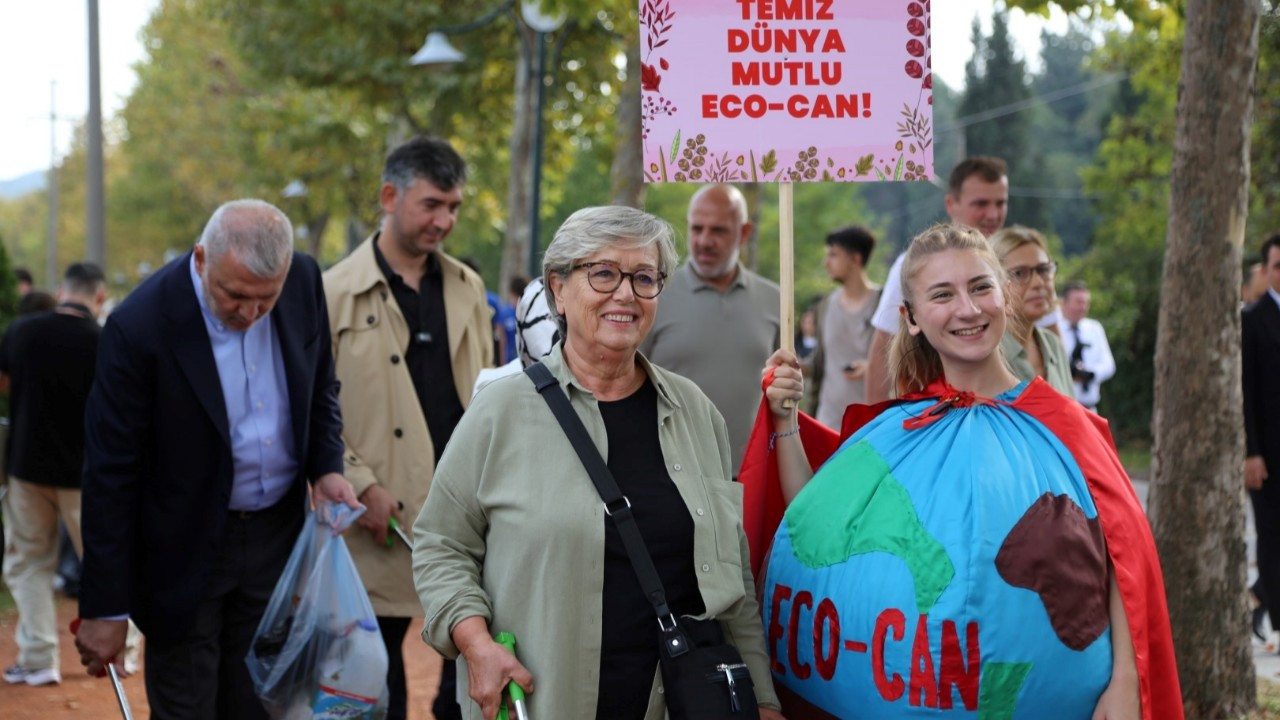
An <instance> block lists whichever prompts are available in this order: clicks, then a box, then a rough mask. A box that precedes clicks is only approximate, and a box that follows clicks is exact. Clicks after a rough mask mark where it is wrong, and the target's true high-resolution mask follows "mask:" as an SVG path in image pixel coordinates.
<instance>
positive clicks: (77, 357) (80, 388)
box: [0, 303, 102, 488]
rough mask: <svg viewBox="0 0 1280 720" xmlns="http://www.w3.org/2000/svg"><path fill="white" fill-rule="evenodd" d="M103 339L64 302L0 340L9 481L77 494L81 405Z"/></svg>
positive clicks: (82, 312) (85, 316) (88, 318)
mask: <svg viewBox="0 0 1280 720" xmlns="http://www.w3.org/2000/svg"><path fill="white" fill-rule="evenodd" d="M101 333H102V330H101V328H100V327H98V322H97V320H95V319H93V317H92V315H90V313H89V309H88V308H86V307H85V306H83V305H79V304H75V303H63V304H62V305H59V306H58V308H57V309H55V310H50V311H47V312H43V313H39V314H37V315H29V316H27V317H24V318H19V319H18V320H17V321H16V322H14V324H13V325H11V326H9V330H8V331H7V332H6V333H5V334H4V338H3V339H2V340H0V372H4V373H6V374H7V375H8V376H9V443H8V445H7V446H6V448H5V459H6V463H7V464H6V467H7V469H8V472H9V474H10V475H11V476H13V477H16V478H18V479H19V480H26V481H27V482H32V483H38V484H40V485H51V486H54V487H61V488H78V487H80V473H81V471H82V468H81V466H82V465H83V464H84V406H85V403H86V402H87V401H88V399H89V389H90V388H91V387H92V386H93V368H94V363H95V362H96V360H97V355H98V336H99V335H101Z"/></svg>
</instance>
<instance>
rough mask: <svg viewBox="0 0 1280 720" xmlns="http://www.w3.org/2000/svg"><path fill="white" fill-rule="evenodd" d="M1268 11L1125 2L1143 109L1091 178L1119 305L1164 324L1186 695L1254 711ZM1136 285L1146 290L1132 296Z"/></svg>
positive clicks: (1163, 392) (1168, 522)
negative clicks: (1250, 564)
mask: <svg viewBox="0 0 1280 720" xmlns="http://www.w3.org/2000/svg"><path fill="white" fill-rule="evenodd" d="M1019 4H1024V5H1028V6H1034V7H1039V8H1042V9H1043V8H1045V7H1046V6H1047V2H1045V0H1027V1H1026V2H1020V3H1019ZM1259 10H1260V4H1259V3H1257V2H1255V1H1254V0H1230V1H1228V2H1216V3H1210V2H1206V1H1205V0H1184V1H1182V2H1173V3H1171V4H1170V5H1169V6H1168V7H1158V6H1153V7H1146V6H1145V4H1144V3H1140V2H1129V3H1126V7H1125V12H1126V14H1128V15H1129V17H1130V18H1131V19H1132V20H1133V23H1134V32H1133V33H1132V35H1131V37H1130V38H1129V39H1128V40H1126V41H1123V42H1116V43H1113V44H1110V45H1111V47H1109V48H1107V49H1105V50H1104V52H1108V51H1110V50H1116V51H1118V52H1114V53H1110V58H1111V59H1121V60H1124V59H1129V60H1131V61H1133V64H1131V65H1130V66H1129V67H1130V68H1131V71H1132V83H1131V87H1130V88H1128V89H1127V90H1126V91H1124V92H1122V93H1121V94H1120V100H1121V102H1123V103H1125V104H1130V103H1132V105H1133V110H1134V114H1135V116H1136V117H1135V118H1133V119H1115V120H1113V121H1112V124H1111V126H1110V127H1109V128H1108V133H1107V139H1106V140H1105V141H1104V143H1103V149H1102V151H1101V152H1100V153H1099V163H1098V167H1097V168H1096V169H1095V171H1094V172H1092V173H1091V174H1090V176H1089V177H1087V178H1086V187H1089V186H1090V184H1092V185H1093V187H1095V188H1097V189H1098V190H1099V191H1101V192H1103V193H1110V196H1109V197H1106V198H1105V199H1104V200H1103V202H1102V214H1103V218H1104V219H1103V222H1102V224H1101V225H1100V227H1099V237H1100V238H1105V240H1106V241H1107V242H1108V243H1111V244H1113V245H1117V246H1124V247H1125V248H1126V249H1128V250H1130V252H1128V253H1125V252H1124V250H1121V249H1120V248H1119V247H1117V248H1116V249H1115V251H1114V253H1113V254H1112V255H1111V256H1110V257H1107V256H1106V254H1105V252H1106V251H1103V250H1102V249H1101V248H1102V243H1101V242H1099V243H1096V244H1095V247H1094V251H1093V253H1091V262H1092V263H1096V266H1097V268H1098V269H1097V270H1093V272H1096V273H1097V274H1098V275H1099V276H1100V279H1101V280H1102V281H1103V285H1102V286H1103V287H1108V290H1109V294H1110V295H1111V296H1112V297H1111V298H1110V300H1111V301H1112V307H1111V308H1109V310H1110V311H1111V312H1112V313H1113V316H1116V315H1122V314H1123V313H1128V312H1133V313H1134V315H1135V317H1134V318H1133V326H1132V327H1131V328H1130V329H1131V331H1132V332H1131V334H1130V335H1129V337H1128V341H1129V343H1131V344H1136V343H1135V342H1134V341H1135V340H1136V339H1142V344H1145V343H1146V340H1145V338H1148V337H1150V334H1149V333H1150V332H1151V330H1150V329H1151V328H1154V353H1153V355H1152V356H1153V357H1154V360H1155V362H1154V368H1153V383H1152V385H1151V386H1150V387H1153V402H1152V404H1151V407H1152V409H1153V410H1152V425H1153V431H1154V437H1155V444H1154V452H1153V463H1152V484H1151V491H1150V495H1149V516H1150V518H1151V524H1152V530H1153V532H1154V534H1155V538H1156V545H1157V548H1158V550H1159V552H1160V555H1161V559H1162V563H1163V565H1164V570H1165V577H1166V578H1170V579H1173V578H1176V581H1172V582H1166V592H1167V596H1168V600H1169V608H1170V617H1171V620H1172V626H1173V635H1174V643H1175V646H1176V648H1177V652H1178V659H1179V673H1180V679H1181V686H1182V691H1183V706H1184V709H1185V712H1186V714H1187V716H1188V717H1196V718H1225V717H1236V716H1240V715H1242V714H1244V713H1245V712H1247V711H1248V710H1249V709H1251V708H1252V707H1253V706H1254V704H1255V702H1256V698H1255V684H1254V677H1253V676H1254V669H1253V664H1252V662H1251V658H1250V654H1251V653H1250V648H1249V641H1248V637H1247V631H1246V623H1245V618H1246V617H1247V612H1246V601H1245V599H1244V596H1245V594H1244V586H1245V577H1246V573H1245V565H1246V564H1245V548H1244V542H1243V539H1242V538H1243V535H1244V527H1243V525H1244V522H1243V517H1244V508H1243V507H1242V504H1243V502H1242V500H1243V496H1242V495H1243V494H1242V493H1241V492H1240V486H1241V483H1242V480H1243V478H1242V472H1241V471H1242V467H1243V456H1244V452H1243V441H1242V434H1241V432H1240V427H1241V425H1242V423H1243V419H1242V414H1241V398H1240V360H1239V352H1240V324H1239V299H1238V279H1239V257H1240V245H1241V243H1242V241H1243V239H1244V229H1245V220H1246V212H1247V206H1248V198H1247V190H1248V181H1249V174H1250V173H1249V154H1250V143H1249V139H1250V128H1251V123H1252V122H1253V97H1252V93H1253V90H1252V88H1253V87H1254V68H1255V66H1256V65H1258V64H1259V63H1258V56H1259V44H1258V27H1259ZM1273 12H1274V6H1273ZM1223 38H1230V39H1231V41H1230V42H1224V41H1223V40H1222V39H1223ZM1144 121H1145V122H1144ZM1144 125H1145V126H1144ZM1255 132H1256V130H1255ZM1271 162H1273V163H1274V158H1271ZM1161 239H1163V241H1164V242H1163V244H1161V243H1160V240H1161ZM1161 261H1162V262H1161ZM1126 263H1128V264H1126ZM1156 267H1161V270H1160V272H1159V274H1158V275H1154V269H1155V268H1156ZM1104 268H1105V275H1103V272H1104ZM1127 273H1132V274H1131V275H1128V274H1127ZM1153 275H1154V277H1153ZM1153 293H1158V294H1156V295H1155V297H1158V298H1159V302H1158V304H1157V305H1155V306H1154V307H1155V308H1158V310H1157V311H1156V312H1153V306H1152V305H1151V304H1150V301H1149V299H1150V298H1151V297H1152V294H1153ZM1126 294H1127V295H1129V296H1130V297H1132V298H1133V299H1134V302H1132V303H1130V304H1129V305H1128V307H1127V308H1123V309H1122V307H1121V304H1122V303H1123V302H1124V297H1125V295H1126ZM1132 369H1134V368H1131V370H1132ZM1122 371H1123V366H1122ZM1142 385H1143V386H1144V390H1145V387H1146V384H1145V383H1143V384H1142ZM1112 417H1116V415H1115V414H1114V413H1113V414H1112Z"/></svg>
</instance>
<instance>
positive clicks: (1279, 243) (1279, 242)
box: [1262, 233, 1280, 268]
mask: <svg viewBox="0 0 1280 720" xmlns="http://www.w3.org/2000/svg"><path fill="white" fill-rule="evenodd" d="M1273 247H1280V233H1272V235H1271V237H1268V238H1267V239H1266V240H1263V241H1262V267H1264V268H1265V267H1266V266H1267V261H1268V260H1270V259H1271V258H1269V257H1267V256H1268V255H1269V254H1270V253H1271V248H1273Z"/></svg>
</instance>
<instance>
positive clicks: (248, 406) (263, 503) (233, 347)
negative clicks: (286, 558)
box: [191, 256, 298, 510]
mask: <svg viewBox="0 0 1280 720" xmlns="http://www.w3.org/2000/svg"><path fill="white" fill-rule="evenodd" d="M191 283H192V285H194V286H195V291H196V299H197V301H199V303H200V313H201V314H202V315H203V316H204V325H205V329H206V330H208V332H209V344H210V345H212V346H213V360H214V363H215V364H216V365H217V367H218V379H219V380H220V381H221V385H222V397H223V399H224V400H225V401H226V405H227V427H228V428H229V429H230V432H231V459H232V463H233V472H234V473H235V474H234V477H233V480H232V484H231V503H230V505H229V506H228V507H229V509H231V510H263V509H265V508H269V507H271V506H272V505H274V504H276V502H278V501H279V500H280V498H282V497H284V494H285V493H286V492H288V490H289V487H290V485H292V484H293V481H294V478H296V477H297V474H298V461H297V459H296V456H295V454H294V447H293V446H294V442H293V421H292V419H291V418H290V417H289V386H288V383H287V382H286V381H285V374H284V359H283V357H281V354H280V338H279V337H278V336H277V335H276V333H275V332H274V331H273V330H272V328H271V315H270V314H269V313H268V314H267V315H264V316H263V317H262V318H261V319H260V320H258V321H257V322H255V323H253V324H252V325H250V326H249V329H247V330H232V329H230V328H228V327H226V326H225V325H223V324H222V323H221V322H220V321H219V320H218V318H217V316H215V315H214V314H213V312H212V310H211V309H210V308H209V304H208V302H206V300H205V292H204V283H203V282H202V281H201V278H200V274H199V273H197V272H196V261H195V257H194V256H192V258H191Z"/></svg>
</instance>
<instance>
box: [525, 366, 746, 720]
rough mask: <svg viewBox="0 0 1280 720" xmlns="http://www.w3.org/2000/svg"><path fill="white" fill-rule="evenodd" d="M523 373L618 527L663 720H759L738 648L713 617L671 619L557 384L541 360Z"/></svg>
mask: <svg viewBox="0 0 1280 720" xmlns="http://www.w3.org/2000/svg"><path fill="white" fill-rule="evenodd" d="M524 372H525V374H526V375H528V376H529V378H530V379H531V380H533V384H534V386H535V387H537V389H538V393H539V394H540V395H542V399H543V400H545V401H546V402H547V406H548V407H550V408H551V412H552V414H553V415H555V417H556V420H558V421H559V422H560V427H561V428H563V429H564V433H565V435H566V436H568V438H569V442H570V444H572V445H573V449H574V450H575V451H577V453H578V458H579V459H581V460H582V465H583V467H585V468H586V470H587V474H588V475H590V476H591V482H592V483H593V484H595V486H596V491H597V492H599V493H600V499H601V500H603V501H604V512H605V514H606V515H608V516H609V517H610V518H612V519H613V523H614V525H615V526H616V527H617V528H618V534H619V535H620V536H621V537H622V544H623V545H624V546H625V547H626V549H627V557H629V558H631V566H632V568H634V569H635V571H636V577H637V578H638V579H639V580H640V587H641V589H642V590H644V593H645V596H646V597H647V598H648V599H649V602H650V604H652V605H653V610H654V612H655V613H656V614H657V616H658V632H659V634H660V636H661V640H662V642H661V648H662V649H661V651H660V652H659V654H658V660H659V665H660V666H661V668H662V686H663V693H664V695H665V697H666V699H667V716H668V717H669V718H671V720H742V719H743V718H752V719H753V720H754V719H755V718H758V717H759V716H760V710H759V708H757V706H756V694H755V687H754V685H753V684H752V682H751V673H750V672H748V670H747V666H746V664H745V663H743V662H742V654H741V653H739V652H738V649H737V648H735V647H734V646H732V645H730V644H729V643H726V642H725V641H724V631H723V630H721V628H720V623H719V622H718V621H716V620H697V619H694V618H690V617H679V618H677V617H676V616H675V614H674V613H672V612H671V609H670V608H669V607H667V594H666V590H664V589H663V587H662V580H661V578H659V577H658V571H657V570H656V569H655V568H654V567H653V559H652V558H650V557H649V551H648V549H647V548H646V547H645V544H644V538H643V537H641V535H640V528H639V527H638V526H637V525H636V519H635V516H634V515H633V514H632V512H631V501H629V500H627V498H626V497H625V496H624V495H623V494H622V491H621V490H620V489H619V488H618V483H617V482H615V481H614V479H613V474H612V473H610V472H609V467H608V466H607V465H606V464H605V462H604V458H602V457H600V451H598V450H596V446H595V444H594V443H592V442H591V437H590V436H589V435H588V434H587V429H586V427H584V426H583V424H582V420H581V418H579V417H578V414H577V413H576V412H574V410H573V407H572V406H571V405H570V404H569V398H568V397H566V396H565V394H564V391H562V390H561V389H560V384H559V383H558V382H556V379H555V377H553V376H552V375H551V371H550V370H548V369H547V368H546V366H545V365H543V364H542V363H540V362H538V363H534V364H533V365H530V366H529V367H527V368H525V370H524Z"/></svg>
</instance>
